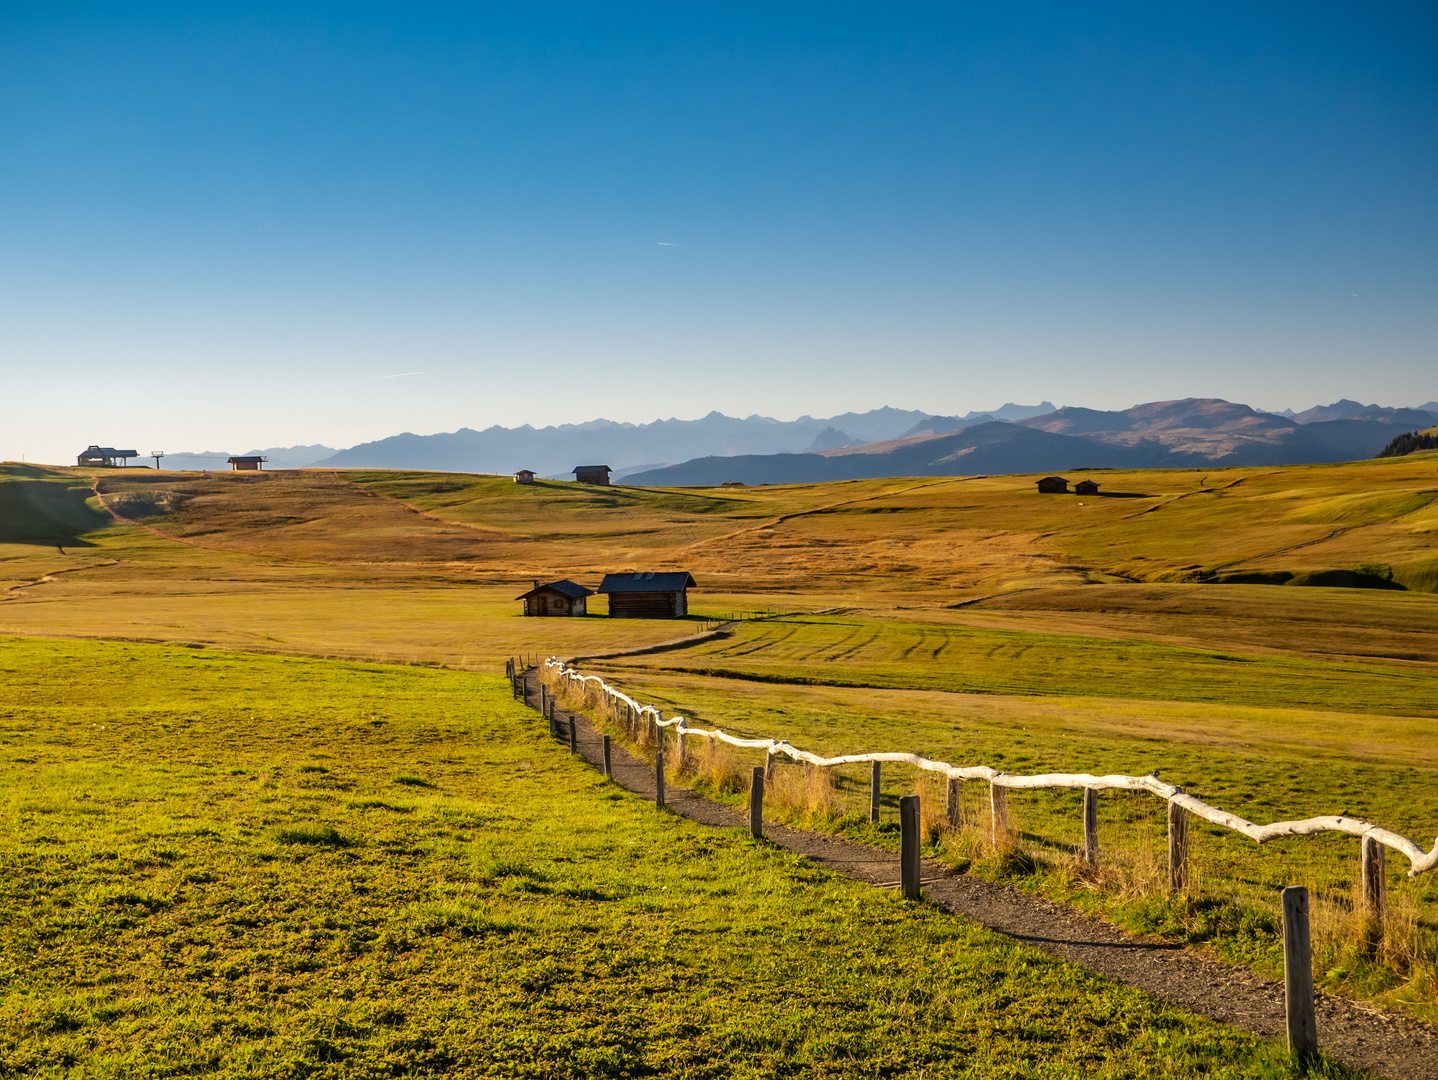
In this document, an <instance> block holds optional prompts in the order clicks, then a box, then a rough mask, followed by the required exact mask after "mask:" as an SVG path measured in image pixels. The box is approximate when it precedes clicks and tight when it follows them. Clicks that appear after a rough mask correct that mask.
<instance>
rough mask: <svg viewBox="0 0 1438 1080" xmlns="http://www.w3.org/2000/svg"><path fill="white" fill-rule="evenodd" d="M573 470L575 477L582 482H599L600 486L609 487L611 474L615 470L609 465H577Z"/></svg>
mask: <svg viewBox="0 0 1438 1080" xmlns="http://www.w3.org/2000/svg"><path fill="white" fill-rule="evenodd" d="M573 471H574V479H576V480H577V481H579V482H580V483H581V484H598V485H599V486H600V487H608V486H609V474H610V473H611V472H613V471H614V470H613V469H611V468H610V467H609V466H608V465H576V466H574V470H573Z"/></svg>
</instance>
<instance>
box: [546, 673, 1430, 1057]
mask: <svg viewBox="0 0 1438 1080" xmlns="http://www.w3.org/2000/svg"><path fill="white" fill-rule="evenodd" d="M522 685H523V694H524V703H525V704H526V705H528V706H530V707H531V708H537V705H538V701H539V689H538V678H537V677H536V673H535V672H534V671H532V670H531V671H528V672H526V673H525V674H524V676H523V684H522ZM555 716H556V718H557V719H558V723H559V728H560V731H559V735H560V738H562V739H564V740H566V741H567V740H568V738H569V733H570V731H571V730H573V732H574V735H575V743H576V748H577V750H578V751H579V755H580V757H581V758H583V760H584V761H585V762H587V763H588V764H590V765H593V766H595V767H596V768H602V761H603V749H602V746H603V743H602V736H601V734H600V733H599V732H598V731H597V730H596V729H595V727H594V725H593V724H592V723H591V722H590V721H589V719H588V718H587V717H585V716H583V715H582V714H576V713H574V712H571V711H569V710H567V709H562V708H558V707H556V708H555ZM610 760H611V763H612V770H611V771H612V773H613V778H614V781H615V782H616V783H617V784H618V785H619V786H620V787H622V788H624V789H625V790H626V791H629V792H632V793H633V794H635V795H638V796H639V797H641V798H643V799H645V800H647V801H653V800H654V796H655V787H656V785H655V774H654V767H653V766H652V765H650V764H649V763H647V762H644V761H640V760H639V759H637V758H635V757H633V756H632V755H631V754H629V753H628V752H627V751H626V750H625V749H624V748H623V747H622V746H620V745H618V743H617V741H615V742H614V743H613V745H612V746H611V754H610ZM665 805H666V807H667V808H668V809H669V810H671V811H673V812H674V813H675V814H678V815H679V816H680V817H684V818H688V819H689V820H691V821H694V822H696V823H698V824H701V825H708V826H711V827H714V828H727V829H747V827H748V816H747V814H745V813H743V812H742V811H740V810H738V809H736V808H735V807H732V806H726V805H724V804H722V803H716V802H713V801H712V800H709V799H706V798H704V797H703V796H700V795H696V794H695V793H694V792H692V791H690V790H689V789H687V788H685V787H683V786H681V785H678V784H675V783H673V782H672V781H669V780H667V779H666V783H665ZM764 838H765V840H766V841H768V842H770V843H773V844H775V845H777V846H779V847H782V848H784V849H786V850H788V851H792V852H794V853H795V854H798V855H802V856H804V857H806V858H808V859H809V860H810V861H812V862H813V863H815V864H816V865H818V866H820V867H822V868H823V869H825V870H828V871H830V872H831V873H835V874H840V875H842V876H844V877H848V878H851V879H853V880H855V881H860V882H863V883H865V884H868V885H873V886H876V887H881V888H884V887H891V886H892V884H893V883H894V882H895V881H896V880H897V879H898V877H899V859H898V855H897V853H895V852H892V851H889V850H887V849H885V848H878V847H873V846H871V845H868V844H860V843H856V842H855V841H852V840H845V839H842V838H840V837H837V836H832V835H828V834H825V833H816V832H809V831H807V830H804V829H794V828H789V827H787V826H783V825H778V824H775V823H771V822H768V821H766V822H765V823H764ZM921 878H922V881H923V889H924V899H925V900H926V901H927V902H929V903H936V904H938V905H940V906H941V907H943V908H946V909H947V910H948V911H950V912H952V913H954V914H955V915H958V916H960V917H961V918H964V919H968V920H969V921H971V922H975V923H978V924H979V925H981V926H985V927H987V928H988V929H990V930H993V931H996V932H997V933H1000V934H1003V935H1005V936H1007V937H1010V938H1013V939H1014V940H1015V941H1018V942H1021V943H1023V944H1025V945H1028V946H1029V947H1031V948H1034V949H1037V950H1038V951H1040V952H1043V953H1046V954H1047V955H1049V956H1052V957H1054V958H1056V959H1058V960H1061V961H1064V962H1067V963H1071V964H1074V965H1076V966H1078V967H1082V968H1084V969H1086V970H1088V971H1090V972H1093V973H1094V974H1097V975H1099V976H1101V977H1103V978H1106V979H1109V980H1112V981H1113V982H1118V983H1122V984H1124V985H1125V986H1130V987H1133V988H1135V989H1137V990H1141V991H1143V992H1145V993H1147V994H1150V995H1152V996H1153V997H1156V998H1158V999H1159V1000H1161V1001H1163V1002H1166V1003H1167V1004H1169V1005H1173V1006H1176V1007H1178V1008H1181V1009H1187V1010H1188V1011H1190V1012H1193V1013H1196V1014H1198V1015H1199V1016H1204V1017H1207V1018H1208V1019H1210V1020H1215V1021H1217V1022H1218V1023H1221V1024H1227V1025H1229V1026H1230V1027H1234V1028H1238V1029H1239V1030H1241V1031H1247V1032H1250V1033H1252V1034H1254V1035H1257V1036H1259V1037H1260V1038H1264V1039H1268V1040H1270V1041H1274V1042H1279V1041H1281V1040H1282V1039H1283V1037H1284V1035H1285V1032H1286V1021H1285V1016H1284V998H1283V987H1282V985H1281V984H1279V983H1275V982H1272V981H1270V980H1268V979H1265V978H1262V977H1261V976H1258V975H1255V974H1254V973H1253V972H1251V971H1248V970H1247V969H1245V968H1241V967H1237V966H1235V965H1232V964H1225V963H1223V962H1221V961H1218V960H1214V959H1212V958H1210V957H1208V956H1206V955H1204V954H1202V953H1199V952H1196V951H1193V950H1190V949H1186V948H1184V947H1183V946H1181V945H1172V944H1169V943H1166V942H1158V941H1154V940H1151V939H1146V938H1140V937H1137V936H1135V935H1133V934H1130V933H1128V932H1126V931H1123V930H1120V929H1118V928H1117V927H1115V926H1113V925H1112V924H1110V923H1107V922H1104V921H1103V920H1102V919H1098V918H1095V917H1094V916H1091V915H1085V914H1083V913H1082V912H1079V911H1076V910H1075V909H1073V908H1070V907H1067V906H1064V905H1061V904H1056V903H1053V902H1052V901H1049V900H1044V899H1041V898H1039V897H1036V896H1030V895H1028V894H1027V893H1023V892H1020V891H1019V890H1018V889H1015V888H1013V887H1012V886H1009V885H1001V884H998V883H995V882H991V881H986V880H984V879H982V878H978V877H974V876H972V875H969V874H960V873H956V872H955V871H954V870H952V869H951V868H950V867H948V866H945V865H944V864H942V863H939V862H937V861H934V860H925V861H924V863H923V866H922V873H921ZM1316 998H1317V1006H1318V1037H1319V1045H1320V1048H1321V1049H1322V1050H1323V1052H1324V1053H1325V1054H1327V1055H1328V1056H1330V1057H1333V1058H1337V1059H1338V1060H1339V1061H1342V1062H1343V1063H1345V1064H1347V1065H1350V1066H1353V1067H1356V1068H1360V1069H1371V1070H1372V1071H1373V1072H1375V1073H1377V1074H1379V1075H1381V1076H1386V1077H1390V1078H1392V1080H1438V1026H1434V1025H1430V1024H1424V1023H1422V1022H1421V1021H1418V1020H1414V1019H1412V1018H1410V1017H1407V1016H1402V1015H1398V1014H1394V1013H1385V1012H1383V1011H1381V1010H1379V1009H1376V1008H1373V1007H1371V1006H1367V1005H1363V1004H1360V1003H1358V1002H1355V1001H1350V1000H1348V999H1347V998H1338V997H1332V996H1330V995H1328V994H1324V993H1322V992H1320V993H1318V994H1317V995H1316Z"/></svg>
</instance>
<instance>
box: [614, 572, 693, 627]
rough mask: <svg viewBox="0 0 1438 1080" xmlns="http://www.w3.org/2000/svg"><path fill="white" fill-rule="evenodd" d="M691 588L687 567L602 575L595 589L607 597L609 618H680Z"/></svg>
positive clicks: (690, 577)
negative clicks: (666, 570) (602, 578)
mask: <svg viewBox="0 0 1438 1080" xmlns="http://www.w3.org/2000/svg"><path fill="white" fill-rule="evenodd" d="M694 587H695V583H694V576H693V575H692V574H690V573H689V571H687V570H678V571H675V572H673V573H654V572H652V571H648V572H640V573H638V574H605V575H604V580H603V581H602V582H600V583H599V591H600V592H602V593H604V594H606V595H607V596H608V597H609V617H610V618H612V619H682V618H683V617H684V616H685V615H688V614H689V594H688V592H687V591H686V590H688V589H692V588H694Z"/></svg>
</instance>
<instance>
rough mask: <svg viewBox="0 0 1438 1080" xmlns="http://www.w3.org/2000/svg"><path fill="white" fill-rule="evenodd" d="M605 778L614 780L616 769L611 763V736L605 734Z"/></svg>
mask: <svg viewBox="0 0 1438 1080" xmlns="http://www.w3.org/2000/svg"><path fill="white" fill-rule="evenodd" d="M604 779H606V780H613V779H614V770H613V769H612V768H611V767H610V764H609V736H608V735H606V736H604Z"/></svg>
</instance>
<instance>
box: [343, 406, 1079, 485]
mask: <svg viewBox="0 0 1438 1080" xmlns="http://www.w3.org/2000/svg"><path fill="white" fill-rule="evenodd" d="M1005 408H1006V409H1010V410H1013V409H1018V410H1020V411H1021V412H1024V413H1025V415H1028V414H1030V413H1031V412H1032V410H1027V411H1026V410H1024V408H1023V407H1022V406H1014V405H1007V406H1005ZM1050 408H1051V407H1050ZM1000 411H1002V410H1000ZM1045 411H1047V410H1045ZM926 415H927V414H925V413H923V412H918V411H914V410H910V409H890V408H882V409H872V410H870V411H869V412H865V413H852V412H850V413H843V414H841V415H839V416H830V417H827V418H824V419H815V418H814V417H812V416H801V417H799V419H797V420H775V419H773V418H771V417H767V416H747V417H744V418H742V419H741V418H739V417H734V416H725V415H724V414H723V413H720V412H711V413H710V414H709V415H708V416H705V417H703V418H701V419H699V420H673V419H671V420H656V421H654V422H653V423H651V424H621V423H616V422H615V421H613V420H593V421H590V422H589V423H586V424H560V425H558V426H554V427H543V428H535V427H530V426H529V425H528V424H526V425H524V426H523V427H517V428H504V427H498V426H496V427H491V428H486V429H485V430H483V431H474V430H473V429H471V428H461V429H460V430H459V431H456V432H452V433H449V434H441V435H413V434H409V433H406V434H403V435H395V436H392V437H391V438H388V439H380V440H378V441H377V442H370V443H361V444H360V445H359V446H355V447H351V448H350V449H348V450H341V451H339V452H338V453H336V454H334V455H333V456H331V457H327V458H325V459H324V460H323V461H320V462H318V464H321V465H326V466H334V467H337V468H372V469H438V470H444V471H455V472H489V473H512V472H514V471H515V470H517V469H532V470H533V471H534V472H536V473H538V474H540V475H541V476H550V477H555V478H567V477H569V474H570V471H571V470H572V469H573V468H574V467H575V466H576V465H609V466H612V467H613V468H614V470H615V472H614V478H615V479H622V478H623V477H624V476H625V475H626V474H628V473H632V472H635V471H645V470H652V469H654V468H656V467H658V466H655V465H652V464H645V463H646V462H664V463H668V462H677V461H687V460H689V459H691V458H697V457H730V456H733V455H737V454H799V453H806V452H817V451H824V450H834V449H839V448H842V447H846V446H856V445H864V444H867V443H872V442H877V441H880V440H884V439H893V438H897V437H899V436H900V435H902V434H903V433H904V432H906V431H908V430H909V429H910V428H911V427H913V426H914V424H915V423H917V422H918V421H920V420H923V419H925V418H926Z"/></svg>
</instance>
